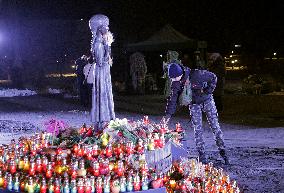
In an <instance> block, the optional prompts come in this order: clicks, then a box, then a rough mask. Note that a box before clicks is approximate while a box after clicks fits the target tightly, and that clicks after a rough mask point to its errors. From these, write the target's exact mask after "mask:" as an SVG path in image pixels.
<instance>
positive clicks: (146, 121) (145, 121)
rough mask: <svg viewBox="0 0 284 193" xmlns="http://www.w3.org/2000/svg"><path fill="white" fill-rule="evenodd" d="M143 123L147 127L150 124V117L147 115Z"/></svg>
mask: <svg viewBox="0 0 284 193" xmlns="http://www.w3.org/2000/svg"><path fill="white" fill-rule="evenodd" d="M143 123H144V124H146V125H147V124H149V123H150V121H149V117H148V116H147V115H146V116H144V117H143Z"/></svg>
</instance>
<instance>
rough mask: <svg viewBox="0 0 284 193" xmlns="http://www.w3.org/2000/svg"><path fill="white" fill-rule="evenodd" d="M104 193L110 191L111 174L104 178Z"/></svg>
mask: <svg viewBox="0 0 284 193" xmlns="http://www.w3.org/2000/svg"><path fill="white" fill-rule="evenodd" d="M104 193H110V176H109V175H107V176H106V177H105V179H104Z"/></svg>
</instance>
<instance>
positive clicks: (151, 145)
mask: <svg viewBox="0 0 284 193" xmlns="http://www.w3.org/2000/svg"><path fill="white" fill-rule="evenodd" d="M148 150H149V151H154V150H155V142H154V139H149V142H148Z"/></svg>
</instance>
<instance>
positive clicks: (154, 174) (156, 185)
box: [151, 173, 161, 189]
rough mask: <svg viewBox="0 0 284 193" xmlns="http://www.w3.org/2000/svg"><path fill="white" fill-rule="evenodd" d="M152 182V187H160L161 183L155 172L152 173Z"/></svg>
mask: <svg viewBox="0 0 284 193" xmlns="http://www.w3.org/2000/svg"><path fill="white" fill-rule="evenodd" d="M152 179H153V180H152V182H151V186H152V188H154V189H156V188H160V187H161V183H160V181H159V180H158V176H157V174H156V173H153V174H152Z"/></svg>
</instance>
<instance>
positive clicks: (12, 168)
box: [9, 159, 17, 174]
mask: <svg viewBox="0 0 284 193" xmlns="http://www.w3.org/2000/svg"><path fill="white" fill-rule="evenodd" d="M9 170H10V173H11V174H14V173H16V170H17V167H16V163H15V160H14V159H11V160H10V164H9Z"/></svg>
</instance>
